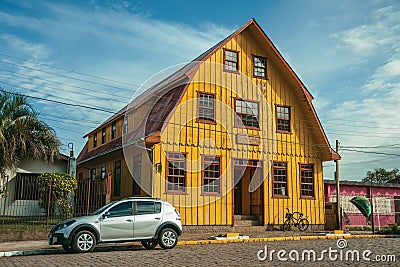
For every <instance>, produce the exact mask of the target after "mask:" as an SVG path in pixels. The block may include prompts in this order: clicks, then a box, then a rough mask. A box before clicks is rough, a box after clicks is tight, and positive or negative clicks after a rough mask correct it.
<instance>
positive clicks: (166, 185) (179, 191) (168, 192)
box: [165, 152, 188, 195]
mask: <svg viewBox="0 0 400 267" xmlns="http://www.w3.org/2000/svg"><path fill="white" fill-rule="evenodd" d="M171 154H181V155H183V156H184V157H185V160H184V162H185V168H186V155H187V154H188V153H186V152H166V158H165V159H166V166H165V194H171V195H187V193H186V191H185V188H186V186H187V172H186V170H185V175H184V186H183V190H169V189H168V175H169V167H168V158H169V155H171Z"/></svg>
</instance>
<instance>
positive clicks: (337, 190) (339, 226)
mask: <svg viewBox="0 0 400 267" xmlns="http://www.w3.org/2000/svg"><path fill="white" fill-rule="evenodd" d="M336 153H338V154H339V140H336ZM335 163H336V171H335V181H336V207H337V214H336V217H337V226H338V230H342V213H341V210H340V184H339V160H335Z"/></svg>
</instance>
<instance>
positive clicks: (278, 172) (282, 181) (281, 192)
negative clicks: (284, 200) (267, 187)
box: [273, 162, 288, 196]
mask: <svg viewBox="0 0 400 267" xmlns="http://www.w3.org/2000/svg"><path fill="white" fill-rule="evenodd" d="M273 186H274V189H273V190H274V196H287V195H288V190H287V163H286V162H274V166H273Z"/></svg>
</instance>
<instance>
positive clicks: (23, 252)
mask: <svg viewBox="0 0 400 267" xmlns="http://www.w3.org/2000/svg"><path fill="white" fill-rule="evenodd" d="M341 238H343V239H356V238H400V235H350V236H348V235H334V236H323V235H320V236H286V237H252V238H246V239H226V240H192V241H179V242H178V244H177V246H188V245H209V244H227V243H249V242H278V241H300V240H323V239H341ZM63 252H64V250H63V249H61V248H54V249H27V250H16V251H6V252H0V257H11V256H29V255H46V254H56V253H63Z"/></svg>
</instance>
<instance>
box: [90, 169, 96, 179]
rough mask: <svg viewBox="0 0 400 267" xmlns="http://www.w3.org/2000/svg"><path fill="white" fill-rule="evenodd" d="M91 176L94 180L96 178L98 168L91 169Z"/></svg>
mask: <svg viewBox="0 0 400 267" xmlns="http://www.w3.org/2000/svg"><path fill="white" fill-rule="evenodd" d="M90 178H91V179H92V180H95V179H96V168H93V169H90Z"/></svg>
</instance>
